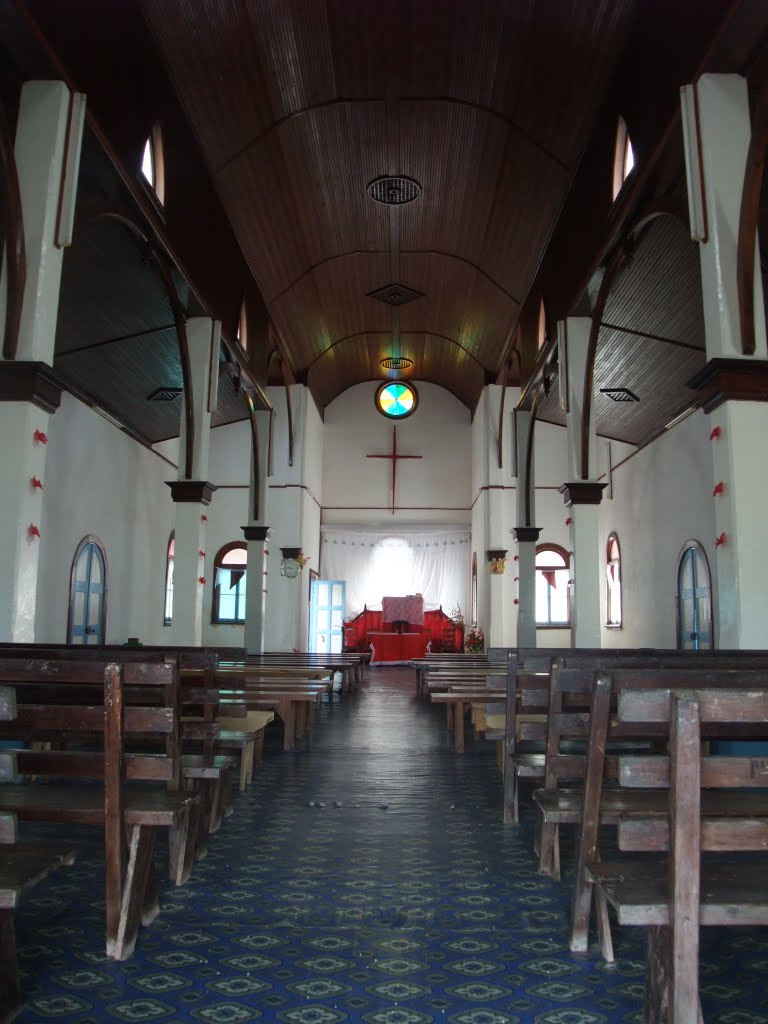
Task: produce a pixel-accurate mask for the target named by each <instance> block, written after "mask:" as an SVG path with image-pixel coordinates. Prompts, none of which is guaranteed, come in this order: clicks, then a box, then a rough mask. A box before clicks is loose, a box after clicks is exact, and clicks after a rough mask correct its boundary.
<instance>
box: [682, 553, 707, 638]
mask: <svg viewBox="0 0 768 1024" xmlns="http://www.w3.org/2000/svg"><path fill="white" fill-rule="evenodd" d="M677 646H678V649H679V650H681V651H710V650H712V648H713V647H714V642H713V634H712V584H711V580H710V575H709V563H708V562H707V556H706V554H705V552H704V548H703V547H702V546H701V544H699V542H698V541H696V540H691V541H688V542H687V543H686V545H685V546H684V547H683V550H682V552H681V553H680V559H679V561H678V565H677Z"/></svg>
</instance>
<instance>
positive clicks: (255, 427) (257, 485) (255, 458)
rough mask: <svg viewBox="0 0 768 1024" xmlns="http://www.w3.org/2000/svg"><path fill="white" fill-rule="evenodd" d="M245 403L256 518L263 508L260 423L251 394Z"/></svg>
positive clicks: (246, 397) (254, 516) (247, 396)
mask: <svg viewBox="0 0 768 1024" xmlns="http://www.w3.org/2000/svg"><path fill="white" fill-rule="evenodd" d="M245 403H246V405H247V406H248V419H249V420H250V424H251V462H252V467H253V469H252V472H253V509H252V514H253V518H254V519H258V518H259V512H260V509H261V497H262V496H261V475H260V473H259V467H260V462H259V424H258V421H257V419H256V409H255V408H254V404H253V399H252V398H251V396H250V395H246V396H245Z"/></svg>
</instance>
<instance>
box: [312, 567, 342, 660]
mask: <svg viewBox="0 0 768 1024" xmlns="http://www.w3.org/2000/svg"><path fill="white" fill-rule="evenodd" d="M311 586H312V591H311V596H310V601H309V649H310V651H311V652H312V653H317V654H340V653H341V651H342V648H343V645H344V604H345V598H346V589H347V585H346V583H345V581H344V580H312V584H311Z"/></svg>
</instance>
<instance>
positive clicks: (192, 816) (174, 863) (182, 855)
mask: <svg viewBox="0 0 768 1024" xmlns="http://www.w3.org/2000/svg"><path fill="white" fill-rule="evenodd" d="M201 814H202V808H201V806H200V795H199V794H196V795H195V796H194V797H193V799H192V800H191V802H190V803H189V804H187V806H186V808H185V809H184V810H183V811H182V812H181V814H180V816H179V820H178V822H177V823H176V824H175V825H171V827H170V828H169V829H168V846H169V865H168V867H169V871H168V875H169V877H170V880H171V881H172V882H173V883H174V884H175V885H184V883H185V882H186V881H187V880H188V878H189V876H190V875H191V874H192V863H193V861H194V859H195V848H196V846H197V839H198V833H199V830H200V817H199V816H200V815H201Z"/></svg>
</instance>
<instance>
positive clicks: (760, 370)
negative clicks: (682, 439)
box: [688, 358, 768, 412]
mask: <svg viewBox="0 0 768 1024" xmlns="http://www.w3.org/2000/svg"><path fill="white" fill-rule="evenodd" d="M688 387H689V388H691V389H692V390H693V391H697V392H698V393H699V403H700V405H701V407H702V409H703V410H704V412H712V410H713V409H717V407H718V406H719V405H722V404H723V402H768V360H765V359H719V358H718V359H710V360H709V362H708V363H707V365H706V366H705V367H704V368H703V369H702V370H700V371H699V372H698V373H697V374H696V375H695V376H693V377H691V379H690V380H689V381H688Z"/></svg>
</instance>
